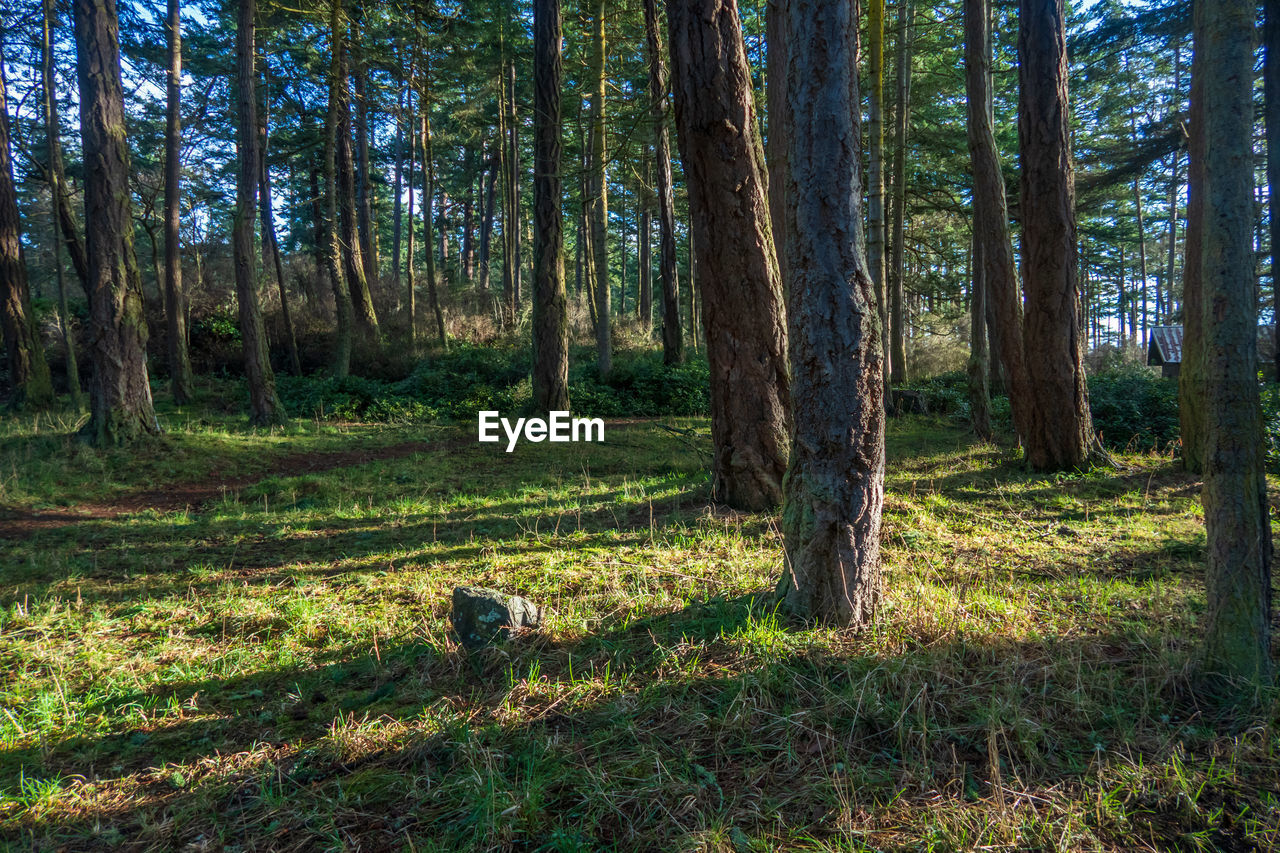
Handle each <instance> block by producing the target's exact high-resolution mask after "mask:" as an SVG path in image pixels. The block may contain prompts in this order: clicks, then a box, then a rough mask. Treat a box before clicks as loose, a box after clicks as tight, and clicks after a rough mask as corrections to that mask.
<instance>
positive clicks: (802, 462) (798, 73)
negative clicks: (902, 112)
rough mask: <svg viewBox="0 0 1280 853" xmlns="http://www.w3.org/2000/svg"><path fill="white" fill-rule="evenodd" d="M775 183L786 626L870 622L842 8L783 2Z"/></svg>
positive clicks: (874, 529) (880, 425)
mask: <svg viewBox="0 0 1280 853" xmlns="http://www.w3.org/2000/svg"><path fill="white" fill-rule="evenodd" d="M787 6H788V8H787V10H786V22H787V27H786V34H785V38H786V41H787V42H788V44H789V45H790V47H791V50H789V51H788V53H789V59H788V63H787V88H786V92H787V110H786V121H787V124H788V125H790V132H788V133H787V134H786V136H787V139H788V150H787V153H788V156H787V159H786V166H785V168H784V175H785V178H786V185H787V198H789V199H792V200H793V203H792V204H789V205H788V206H787V228H786V253H787V259H788V263H787V268H788V271H789V274H790V276H791V282H790V284H791V286H790V291H789V294H788V306H787V307H788V311H787V317H788V322H789V341H790V353H791V363H792V365H794V367H795V372H794V376H793V383H794V384H793V386H792V393H793V408H792V417H793V418H794V431H793V436H794V441H793V443H792V448H791V461H790V466H789V467H788V469H787V480H786V506H785V507H784V509H783V513H782V526H783V534H784V537H785V544H786V556H787V559H786V568H785V570H784V573H783V578H782V582H781V583H780V589H781V592H782V598H783V602H784V603H785V606H786V608H787V610H788V611H790V612H791V614H792V615H794V616H796V617H799V618H801V619H804V620H806V621H807V620H816V621H821V622H827V623H833V624H837V625H862V624H865V623H867V622H869V621H871V619H872V617H873V616H874V615H875V612H876V607H877V605H878V604H879V602H880V598H881V595H882V590H883V576H882V571H881V566H880V519H881V511H882V509H883V506H884V465H885V453H884V419H885V409H884V399H883V394H884V372H883V367H882V365H881V358H882V355H881V342H880V335H879V332H878V329H877V327H878V326H879V317H878V315H877V311H876V301H875V283H874V282H873V281H872V279H871V274H870V271H869V270H868V269H867V262H866V258H865V257H864V256H863V234H862V213H863V211H862V175H861V171H862V170H861V156H862V152H861V150H860V149H861V140H860V139H859V127H858V118H857V116H858V111H859V110H858V94H857V93H858V73H857V55H858V28H857V17H856V15H855V6H854V4H852V3H848V2H845V0H787Z"/></svg>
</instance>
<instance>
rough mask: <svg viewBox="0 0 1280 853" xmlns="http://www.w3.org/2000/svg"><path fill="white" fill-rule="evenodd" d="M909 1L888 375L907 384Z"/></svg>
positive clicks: (901, 0)
mask: <svg viewBox="0 0 1280 853" xmlns="http://www.w3.org/2000/svg"><path fill="white" fill-rule="evenodd" d="M914 13H915V10H914V8H913V5H912V0H898V115H897V119H898V120H897V127H896V130H895V133H894V136H895V139H894V153H893V268H892V271H891V272H892V275H891V279H890V288H889V290H890V292H889V376H890V379H892V381H893V382H894V384H897V383H899V382H906V381H907V283H906V278H907V264H906V258H907V256H906V242H907V132H908V131H909V130H910V127H911V62H912V54H913V42H914V40H915V27H914V25H913V22H912V16H913V15H914Z"/></svg>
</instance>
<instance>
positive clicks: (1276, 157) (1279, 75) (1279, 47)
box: [1175, 0, 1280, 378]
mask: <svg viewBox="0 0 1280 853" xmlns="http://www.w3.org/2000/svg"><path fill="white" fill-rule="evenodd" d="M1263 8H1264V10H1265V12H1266V19H1265V24H1264V27H1263V30H1262V37H1263V46H1264V48H1265V50H1266V52H1265V54H1264V55H1263V61H1262V81H1263V97H1264V99H1265V101H1266V119H1267V218H1268V220H1269V224H1270V237H1271V290H1272V294H1271V298H1272V300H1273V301H1272V306H1273V312H1274V314H1275V316H1276V317H1280V275H1277V273H1278V272H1280V196H1277V193H1280V0H1264V3H1263ZM1175 162H1176V161H1175ZM1276 336H1277V337H1276V340H1277V342H1280V323H1278V324H1277V325H1276ZM1275 367H1276V369H1277V371H1278V372H1277V373H1276V377H1277V378H1280V346H1277V347H1276V348H1275Z"/></svg>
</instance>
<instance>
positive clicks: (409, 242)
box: [404, 75, 418, 350]
mask: <svg viewBox="0 0 1280 853" xmlns="http://www.w3.org/2000/svg"><path fill="white" fill-rule="evenodd" d="M414 82H415V81H414V79H413V77H412V75H411V76H410V79H409V92H408V95H407V96H406V97H405V105H406V107H407V108H408V111H407V112H406V113H405V115H406V117H407V118H406V124H408V125H409V181H408V183H409V204H408V211H407V214H408V219H409V234H408V236H407V237H406V239H405V263H404V265H405V283H404V287H405V291H404V311H405V316H406V317H407V318H408V320H409V329H408V331H409V348H410V349H411V350H412V349H413V348H414V347H416V346H417V341H418V288H417V274H416V271H415V269H414V248H413V242H414V233H413V232H414V230H415V229H414V220H413V162H414V160H415V159H417V156H418V148H417V146H418V129H417V128H418V123H417V122H416V121H414V120H413V117H414V115H415V113H414V111H413V94H414V87H413V84H414Z"/></svg>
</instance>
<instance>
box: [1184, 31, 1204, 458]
mask: <svg viewBox="0 0 1280 853" xmlns="http://www.w3.org/2000/svg"><path fill="white" fill-rule="evenodd" d="M1209 73H1210V72H1209V69H1207V68H1206V67H1205V64H1204V55H1203V51H1202V50H1199V49H1196V50H1195V51H1194V52H1193V53H1192V59H1191V107H1190V116H1189V125H1190V138H1189V139H1188V142H1187V230H1186V234H1185V236H1184V237H1183V249H1182V366H1181V368H1180V369H1179V371H1178V420H1179V426H1180V433H1181V440H1182V466H1183V468H1185V469H1186V470H1187V471H1189V472H1191V473H1193V474H1199V473H1201V472H1202V471H1203V470H1204V459H1205V457H1204V453H1205V446H1204V430H1205V423H1204V419H1205V374H1204V369H1205V368H1204V359H1203V356H1204V330H1203V326H1204V324H1203V323H1202V322H1200V321H1198V320H1196V318H1198V317H1201V316H1202V315H1203V312H1204V308H1203V304H1204V303H1203V302H1202V301H1201V263H1202V260H1203V258H1202V253H1201V242H1200V240H1201V234H1202V233H1203V232H1204V220H1205V215H1204V214H1205V211H1204V197H1205V172H1204V158H1205V150H1204V145H1205V137H1204V110H1205V102H1206V100H1208V98H1206V93H1205V90H1204V81H1205V78H1206V75H1207V74H1209Z"/></svg>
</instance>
